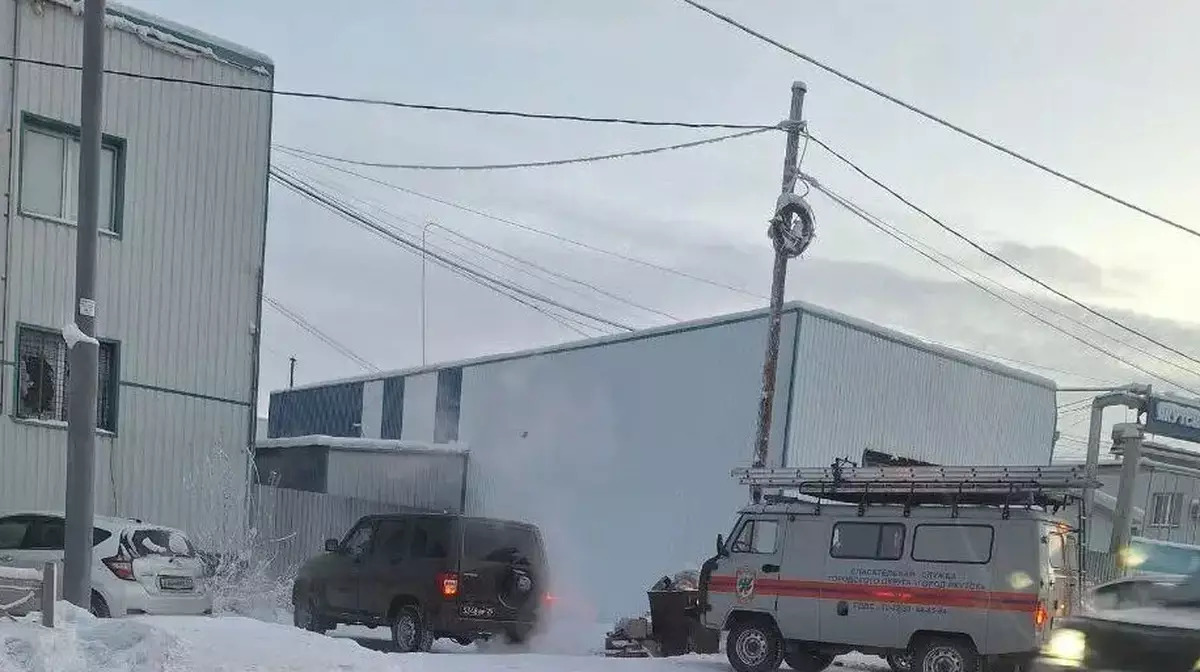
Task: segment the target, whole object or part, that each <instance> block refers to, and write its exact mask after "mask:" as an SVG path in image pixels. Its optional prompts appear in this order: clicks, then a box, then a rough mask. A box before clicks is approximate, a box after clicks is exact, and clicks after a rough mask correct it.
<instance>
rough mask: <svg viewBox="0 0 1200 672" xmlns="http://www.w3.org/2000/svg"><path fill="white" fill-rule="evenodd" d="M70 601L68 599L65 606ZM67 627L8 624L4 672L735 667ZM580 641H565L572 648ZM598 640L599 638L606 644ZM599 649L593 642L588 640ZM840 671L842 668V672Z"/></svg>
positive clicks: (170, 624)
mask: <svg viewBox="0 0 1200 672" xmlns="http://www.w3.org/2000/svg"><path fill="white" fill-rule="evenodd" d="M60 604H61V603H60ZM63 607H64V608H63V611H66V612H67V613H65V614H64V616H65V618H63V620H62V622H61V623H60V624H59V627H57V628H55V629H54V630H46V629H43V628H41V627H40V626H39V625H37V624H35V623H33V622H20V623H11V622H4V623H0V672H85V671H87V672H235V671H236V672H241V671H245V672H285V671H286V672H329V671H337V672H391V671H396V672H482V671H484V670H503V671H509V672H701V671H709V672H727V671H728V670H730V667H729V663H728V662H727V661H726V660H725V657H724V656H687V657H681V658H671V659H656V660H651V659H632V660H629V659H626V660H620V659H608V658H604V657H601V656H595V655H580V654H582V651H580V654H576V655H566V654H564V653H493V652H487V651H476V650H474V649H470V648H465V647H458V646H456V645H453V644H441V643H439V644H438V646H437V647H436V649H435V652H433V653H428V654H406V655H401V654H395V653H389V652H387V646H386V641H384V639H385V638H386V632H385V631H383V630H375V631H371V630H366V629H362V628H359V629H353V630H349V629H343V630H340V631H338V632H336V633H334V635H333V636H325V635H318V634H314V633H310V632H304V631H301V630H297V629H296V628H293V627H291V626H290V625H282V624H274V623H264V622H262V621H256V620H252V619H248V618H240V617H217V618H211V617H199V618H191V617H187V618H185V617H176V618H170V617H144V618H138V619H123V620H97V619H94V618H92V617H91V616H90V615H89V614H87V613H85V612H79V611H74V612H72V611H70V608H69V607H68V605H63ZM588 637H589V635H587V633H579V638H580V641H579V642H571V641H570V640H569V639H567V640H564V641H562V642H561V643H560V645H561V646H562V647H563V648H564V650H565V649H566V648H567V647H570V646H577V645H579V644H581V643H582V640H583V639H587V638H588ZM597 643H598V642H597ZM589 646H590V645H589ZM835 665H837V666H838V668H841V669H846V670H870V671H872V672H874V671H876V670H886V669H887V666H886V665H884V664H883V663H882V661H880V660H879V659H878V658H865V657H864V658H859V657H851V656H847V657H843V658H841V659H839V660H838V661H837V663H835ZM838 668H834V669H838Z"/></svg>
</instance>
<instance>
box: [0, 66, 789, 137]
mask: <svg viewBox="0 0 1200 672" xmlns="http://www.w3.org/2000/svg"><path fill="white" fill-rule="evenodd" d="M0 62H9V63H20V64H23V65H38V66H42V67H47V68H58V69H61V70H76V71H78V70H82V69H83V67H82V66H79V65H69V64H66V63H56V62H54V61H45V60H40V59H36V58H23V57H13V56H0ZM104 74H106V75H113V76H116V77H126V78H129V79H136V80H143V81H149V82H162V83H169V84H187V85H190V86H198V87H202V88H208V89H220V90H225V91H244V92H249V93H268V94H271V95H273V96H280V97H284V98H300V99H307V100H326V101H332V102H339V103H355V104H360V105H376V106H381V107H393V108H400V109H405V110H420V111H425V112H456V113H459V114H470V115H478V116H487V117H514V118H518V119H539V120H547V121H575V122H583V123H592V124H615V125H623V126H649V127H656V128H692V129H716V130H721V129H724V130H771V129H775V128H777V127H778V126H777V125H775V124H742V123H727V122H694V121H670V120H659V119H634V118H629V117H605V116H591V115H582V114H554V113H546V112H526V111H521V110H502V109H495V108H485V107H465V106H461V105H436V104H432V103H410V102H404V101H398V100H387V99H383V98H367V97H362V96H344V95H339V94H333V93H319V92H313V91H293V90H286V89H284V90H281V89H274V88H263V87H260V86H249V85H244V84H224V83H218V82H208V81H204V80H200V79H188V78H184V77H168V76H165V75H148V74H145V73H141V72H132V71H129V70H105V71H104Z"/></svg>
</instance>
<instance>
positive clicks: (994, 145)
mask: <svg viewBox="0 0 1200 672" xmlns="http://www.w3.org/2000/svg"><path fill="white" fill-rule="evenodd" d="M682 1H683V2H685V3H687V4H689V5H691V6H692V7H695V8H696V9H698V10H700V11H702V12H704V13H706V14H708V15H709V16H712V17H714V18H716V19H718V20H720V21H723V22H725V23H727V24H729V25H731V26H733V27H734V28H737V29H738V30H740V31H742V32H743V33H746V34H747V35H750V36H751V37H754V38H757V39H759V40H762V41H763V42H766V43H767V44H769V45H771V46H773V47H775V48H776V49H779V50H781V51H785V52H787V53H789V54H791V55H792V56H795V57H796V58H799V59H800V60H802V61H805V62H806V63H809V64H810V65H814V66H816V67H818V68H820V69H822V70H824V71H825V72H828V73H829V74H831V75H833V76H834V77H837V78H838V79H841V80H842V81H844V82H848V83H850V84H853V85H854V86H857V87H859V88H860V89H863V90H864V91H868V92H870V93H873V94H875V95H876V96H879V97H880V98H883V99H884V100H886V101H888V102H890V103H894V104H896V105H899V106H900V107H903V108H904V109H906V110H908V111H909V112H913V113H915V114H917V115H919V116H921V117H924V118H925V119H928V120H929V121H932V122H933V123H935V124H937V125H939V126H942V127H944V128H948V129H950V130H951V131H954V132H955V133H958V134H959V135H962V136H965V137H967V138H970V139H971V140H974V141H975V142H978V143H980V144H982V145H984V146H985V147H989V148H991V149H994V150H996V151H998V152H1001V153H1002V154H1007V155H1008V156H1010V157H1012V158H1014V159H1016V160H1018V161H1020V162H1022V163H1025V164H1027V165H1030V166H1033V167H1034V168H1037V169H1038V170H1040V171H1042V172H1044V173H1047V174H1049V175H1052V176H1054V177H1057V178H1058V179H1060V180H1063V181H1065V182H1069V183H1070V184H1073V185H1075V186H1077V187H1079V188H1081V189H1085V190H1087V191H1090V192H1092V193H1093V194H1096V195H1097V196H1100V197H1101V198H1105V199H1107V200H1109V201H1112V202H1113V203H1116V204H1117V205H1121V206H1124V207H1126V208H1129V209H1130V210H1133V211H1134V212H1137V213H1140V214H1143V215H1145V216H1147V217H1150V218H1151V219H1155V220H1158V221H1159V222H1161V223H1163V224H1166V225H1167V226H1170V227H1172V228H1175V229H1178V230H1180V231H1182V232H1184V233H1187V234H1190V235H1193V236H1195V237H1197V238H1200V230H1197V229H1193V228H1189V227H1187V226H1185V225H1183V224H1180V223H1179V222H1176V221H1175V220H1173V219H1170V218H1168V217H1165V216H1163V215H1160V214H1158V213H1156V212H1153V211H1151V210H1148V209H1146V208H1143V207H1142V206H1140V205H1137V204H1135V203H1133V202H1131V201H1127V200H1125V199H1123V198H1120V197H1119V196H1114V195H1113V194H1111V193H1109V192H1107V191H1104V190H1102V189H1100V188H1099V187H1094V186H1092V185H1090V184H1088V183H1087V182H1084V181H1083V180H1081V179H1079V178H1077V177H1071V176H1070V175H1068V174H1066V173H1064V172H1062V171H1060V170H1057V169H1055V168H1051V167H1050V166H1048V165H1046V164H1044V163H1041V162H1039V161H1037V160H1034V159H1031V158H1029V157H1028V156H1025V155H1024V154H1020V153H1018V152H1017V151H1016V150H1013V149H1009V148H1008V147H1006V146H1004V145H1002V144H1000V143H999V142H997V141H995V140H989V139H988V138H985V137H984V136H982V135H979V134H978V133H975V132H973V131H969V130H967V129H965V128H963V127H962V126H959V125H957V124H955V123H953V122H950V121H947V120H946V119H943V118H942V117H939V116H937V115H935V114H933V113H932V112H926V111H925V110H923V109H921V108H919V107H917V106H916V105H914V104H912V103H909V102H907V101H904V100H902V99H900V98H897V97H896V96H894V95H892V94H890V93H887V92H886V91H883V90H882V89H879V88H877V87H874V86H872V85H870V84H868V83H866V82H864V81H862V80H861V79H857V78H855V77H852V76H850V75H848V74H846V73H844V72H842V71H840V70H838V69H836V68H834V67H833V66H831V65H828V64H826V63H823V62H821V61H819V60H817V59H815V58H813V57H812V56H809V55H807V54H804V53H801V52H799V51H797V50H795V49H793V48H791V47H789V46H787V45H786V44H783V43H782V42H780V41H778V40H775V39H773V38H771V37H768V36H767V35H765V34H763V33H760V32H758V31H757V30H754V29H753V28H751V27H749V26H747V25H746V24H744V23H741V22H739V21H737V20H736V19H734V18H732V17H730V16H729V15H727V14H722V13H720V12H718V11H716V10H714V9H710V8H708V7H705V6H704V5H703V4H701V3H699V2H696V0H682ZM814 140H815V138H814Z"/></svg>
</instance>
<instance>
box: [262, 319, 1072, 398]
mask: <svg viewBox="0 0 1200 672" xmlns="http://www.w3.org/2000/svg"><path fill="white" fill-rule="evenodd" d="M768 311H769V309H768V308H755V309H753V310H745V311H740V312H736V313H725V314H723V315H716V316H712V317H704V318H699V319H695V320H687V321H684V322H676V323H674V324H669V325H665V326H660V327H650V328H647V329H638V330H636V331H632V332H627V333H621V334H612V335H607V336H597V337H594V338H587V339H580V340H575V341H567V342H565V343H558V344H556V345H548V346H543V347H540V348H529V349H526V350H515V351H511V352H506V353H497V354H492V355H482V356H479V357H472V358H468V359H461V360H451V361H447V362H441V363H437V364H428V365H424V366H414V367H408V368H404V369H394V370H389V371H380V372H378V373H370V374H363V375H359V376H349V377H344V378H334V379H330V380H325V381H319V382H315V383H305V384H303V385H296V386H295V387H291V388H283V389H277V390H272V391H271V393H270V394H271V395H275V394H281V393H286V392H293V391H297V390H311V389H320V388H324V387H332V386H335V385H345V384H349V383H365V382H372V381H378V380H385V379H387V378H396V377H400V376H412V375H418V374H422V373H429V372H433V371H440V370H441V369H447V368H455V367H467V366H478V365H481V364H492V363H495V362H502V361H507V360H513V359H524V358H526V357H535V356H538V355H548V354H554V353H559V352H568V351H571V350H579V349H583V348H589V347H595V346H599V345H609V344H612V343H622V342H625V341H630V340H639V339H642V338H648V337H652V336H664V335H668V334H675V333H682V332H687V331H694V330H697V329H704V328H707V327H715V326H721V325H725V324H732V323H736V322H745V321H748V320H752V319H755V318H757V317H760V316H765V315H766V314H767V313H768ZM783 312H784V313H787V312H801V313H807V314H810V315H813V316H815V317H820V318H824V319H826V320H829V321H831V322H836V323H839V324H842V325H845V326H847V327H850V328H851V329H856V330H858V331H863V332H867V333H870V334H874V335H877V336H880V337H882V338H885V339H888V340H891V341H894V342H896V343H899V344H901V345H906V346H909V347H912V348H915V349H917V350H922V351H924V352H928V353H931V354H934V355H938V356H941V357H945V358H946V359H950V360H954V361H957V362H960V363H962V364H966V365H968V366H974V367H976V368H979V369H982V370H985V371H990V372H992V373H995V374H997V375H1001V376H1005V377H1008V378H1013V379H1015V380H1020V381H1023V382H1026V383H1031V384H1034V385H1037V386H1039V387H1043V388H1046V389H1049V390H1054V391H1057V390H1058V383H1057V382H1055V381H1054V380H1053V379H1051V378H1047V377H1045V376H1041V375H1038V374H1036V373H1032V372H1029V371H1025V370H1023V369H1018V368H1016V367H1012V366H1008V365H1006V364H1002V363H1000V362H998V361H996V360H992V359H987V358H986V357H979V356H976V355H972V354H970V353H967V352H963V351H962V350H956V349H954V348H948V347H945V346H942V345H937V344H934V343H930V342H928V341H925V340H923V339H921V338H918V337H917V336H913V335H911V334H906V333H904V332H901V331H898V330H895V329H891V328H888V327H884V326H881V325H878V324H875V323H873V322H869V321H867V320H864V319H861V318H857V317H851V316H850V315H846V314H845V313H840V312H838V311H835V310H832V309H829V308H824V307H821V306H817V305H815V304H811V303H806V302H804V301H788V302H786V303H784V304H783Z"/></svg>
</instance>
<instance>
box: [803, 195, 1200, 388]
mask: <svg viewBox="0 0 1200 672" xmlns="http://www.w3.org/2000/svg"><path fill="white" fill-rule="evenodd" d="M809 184H811V185H812V188H813V189H816V190H817V191H819V192H821V193H822V194H824V195H825V196H826V197H828V198H829V199H830V200H831V201H833V202H834V203H836V204H838V205H840V206H841V207H843V208H845V209H846V210H848V211H849V212H850V213H851V214H853V215H855V216H856V217H858V218H859V219H862V220H863V221H865V222H866V223H868V224H870V225H871V226H872V227H874V228H876V229H878V230H879V231H881V232H883V233H884V234H886V235H887V236H888V237H890V238H892V239H894V240H896V241H897V242H899V243H900V244H901V245H904V246H905V247H907V248H909V249H911V250H913V251H914V252H916V253H917V254H920V255H921V256H923V257H925V258H926V259H928V260H930V261H932V262H933V263H935V264H937V265H938V266H940V267H942V268H943V269H945V270H947V271H949V272H951V273H953V274H954V275H956V276H958V278H959V279H961V280H963V281H965V282H967V283H969V284H970V285H972V286H973V287H975V288H976V289H979V290H981V291H983V292H986V293H987V294H989V295H991V296H992V297H993V298H996V299H998V300H1000V301H1002V302H1004V303H1006V304H1008V305H1009V306H1011V307H1012V308H1015V309H1016V310H1019V311H1020V312H1022V313H1025V314H1026V315H1028V316H1029V317H1031V318H1033V319H1034V320H1037V321H1038V322H1040V323H1042V324H1044V325H1045V326H1047V327H1050V328H1051V329H1054V330H1055V331H1057V332H1059V333H1061V334H1063V335H1065V336H1067V337H1069V338H1071V339H1074V340H1076V341H1078V342H1080V343H1082V344H1083V345H1086V346H1087V347H1089V348H1092V349H1093V350H1096V351H1098V352H1100V353H1102V354H1104V355H1107V356H1108V357H1110V358H1112V359H1114V360H1116V361H1118V362H1121V363H1122V364H1125V365H1126V366H1128V367H1130V368H1133V369H1136V370H1138V371H1140V372H1142V373H1144V374H1146V375H1147V376H1150V377H1151V378H1153V379H1155V380H1159V381H1162V382H1164V383H1167V384H1169V385H1172V386H1174V387H1177V388H1179V389H1181V390H1184V391H1186V392H1190V393H1191V394H1196V395H1200V392H1198V391H1196V390H1195V389H1192V388H1190V387H1188V386H1187V385H1184V384H1183V383H1180V382H1178V381H1175V380H1172V379H1170V378H1167V377H1165V376H1162V375H1160V374H1157V373H1155V372H1153V371H1151V370H1149V369H1146V368H1144V367H1142V366H1140V365H1138V364H1137V363H1135V362H1132V361H1130V360H1128V359H1126V358H1124V357H1122V356H1121V355H1119V354H1117V353H1115V352H1113V351H1112V350H1109V349H1108V348H1105V347H1104V346H1102V345H1098V344H1096V343H1094V342H1092V341H1089V340H1088V339H1086V338H1084V337H1082V336H1080V335H1078V334H1076V333H1074V332H1071V331H1068V330H1067V329H1065V328H1063V327H1062V326H1061V325H1059V324H1056V323H1054V322H1051V321H1050V320H1048V319H1046V318H1045V317H1042V316H1041V315H1038V314H1037V313H1035V312H1033V311H1031V310H1029V309H1028V308H1026V307H1025V306H1022V305H1021V304H1019V303H1017V302H1015V301H1013V300H1011V299H1009V298H1008V297H1006V296H1004V295H1002V294H1000V293H999V292H997V291H995V290H993V289H992V288H991V287H988V286H987V285H986V284H984V283H982V282H980V281H978V280H976V279H975V278H972V277H969V276H968V275H967V274H966V273H964V272H962V271H959V270H958V269H956V268H954V267H953V266H951V265H950V264H948V263H946V262H945V261H943V260H941V259H938V258H937V256H935V255H934V254H932V253H930V252H927V251H925V250H923V249H921V247H920V246H918V245H916V244H914V243H913V242H910V241H909V240H908V239H907V238H906V236H904V235H903V234H902V233H900V232H899V231H897V230H895V229H894V228H893V227H891V226H890V225H888V224H887V223H886V222H884V221H883V220H882V219H880V218H878V217H876V216H875V215H872V214H870V213H869V212H867V211H866V210H864V209H862V208H861V207H859V206H858V205H856V204H854V203H853V202H851V201H849V200H848V199H846V198H843V197H842V196H840V195H838V194H837V193H835V192H833V191H832V190H830V189H829V188H828V187H825V186H824V185H822V184H820V183H819V182H817V181H816V180H809ZM976 275H979V276H980V277H984V278H986V277H987V276H984V275H982V274H978V273H977V274H976ZM993 282H995V281H994V280H993ZM996 284H999V285H1000V286H1001V287H1004V285H1003V284H1001V283H996ZM1005 288H1006V289H1008V288H1007V287H1005ZM1010 291H1012V290H1010ZM1038 305H1040V304H1038ZM1042 307H1043V308H1045V306H1042ZM1051 312H1054V311H1051ZM1055 314H1057V315H1059V317H1064V316H1063V315H1062V314H1060V313H1055ZM1067 319H1071V318H1069V317H1068V318H1067ZM1076 322H1077V321H1076ZM1110 338H1111V337H1110Z"/></svg>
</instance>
